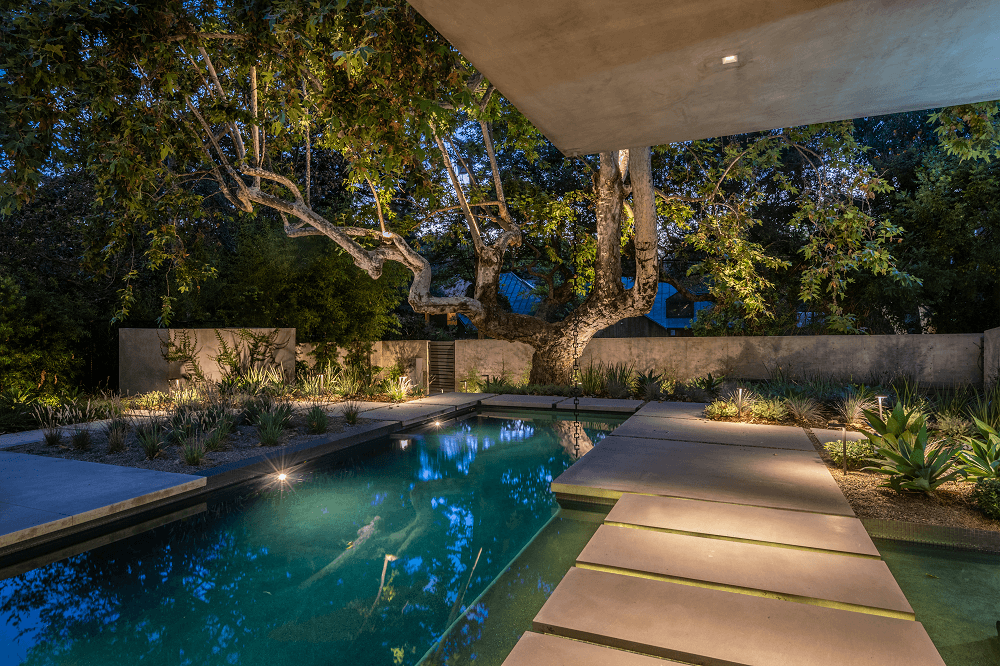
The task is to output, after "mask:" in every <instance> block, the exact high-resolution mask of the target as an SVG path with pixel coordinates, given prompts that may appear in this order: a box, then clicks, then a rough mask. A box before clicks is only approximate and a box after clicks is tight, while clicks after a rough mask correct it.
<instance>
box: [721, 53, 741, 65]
mask: <svg viewBox="0 0 1000 666" xmlns="http://www.w3.org/2000/svg"><path fill="white" fill-rule="evenodd" d="M738 60H739V57H738V56H734V55H727V56H722V64H723V65H735V64H736V62H737V61H738Z"/></svg>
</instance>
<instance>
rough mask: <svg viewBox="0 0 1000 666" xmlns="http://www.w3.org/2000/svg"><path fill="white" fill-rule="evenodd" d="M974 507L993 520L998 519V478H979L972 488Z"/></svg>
mask: <svg viewBox="0 0 1000 666" xmlns="http://www.w3.org/2000/svg"><path fill="white" fill-rule="evenodd" d="M972 498H973V499H974V500H975V501H976V507H977V508H978V509H979V510H980V511H982V512H983V513H984V514H986V516H988V517H989V518H992V519H993V520H1000V479H996V478H994V479H980V480H979V481H977V482H976V486H975V488H973V490H972Z"/></svg>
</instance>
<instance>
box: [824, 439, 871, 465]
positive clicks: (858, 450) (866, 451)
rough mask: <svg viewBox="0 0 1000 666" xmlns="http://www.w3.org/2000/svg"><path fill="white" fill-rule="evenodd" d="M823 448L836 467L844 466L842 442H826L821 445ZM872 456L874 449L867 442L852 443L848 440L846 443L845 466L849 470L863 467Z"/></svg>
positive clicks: (864, 440)
mask: <svg viewBox="0 0 1000 666" xmlns="http://www.w3.org/2000/svg"><path fill="white" fill-rule="evenodd" d="M823 448H824V449H826V453H827V455H829V456H830V459H831V460H833V462H834V463H836V465H837V466H838V467H839V466H842V465H843V464H844V443H843V442H841V441H836V442H826V443H824V444H823ZM874 455H875V448H874V447H873V446H872V443H871V442H869V441H868V440H866V439H863V440H861V441H857V442H852V441H850V440H848V441H847V466H848V467H849V468H850V469H859V468H861V467H864V465H865V463H866V462H868V460H869V459H870V458H872V457H873V456H874Z"/></svg>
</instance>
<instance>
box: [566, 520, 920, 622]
mask: <svg viewBox="0 0 1000 666" xmlns="http://www.w3.org/2000/svg"><path fill="white" fill-rule="evenodd" d="M576 564H577V566H579V567H584V568H588V569H596V570H599V571H609V572H611V573H622V574H629V575H640V576H654V577H657V578H662V579H663V580H669V581H671V582H675V583H685V584H696V585H702V586H706V585H707V586H709V587H713V588H716V587H717V589H726V590H727V591H738V592H740V593H744V594H751V595H755V596H762V597H767V598H771V599H785V600H787V601H797V602H801V603H806V604H812V605H816V606H825V607H828V608H843V609H845V610H853V611H857V612H863V613H871V614H874V615H884V616H886V617H896V618H899V619H903V620H912V619H913V609H912V608H911V607H910V604H909V603H907V601H906V597H905V596H903V592H902V590H900V589H899V585H897V584H896V580H895V579H894V578H893V577H892V573H890V571H889V567H888V566H886V564H885V562H883V561H882V560H876V559H869V558H861V557H845V556H844V555H835V554H833V553H819V552H815V551H805V550H796V549H792V548H778V547H774V546H765V545H760V544H753V543H738V542H735V541H722V540H720V539H706V538H703V537H696V536H688V535H685V534H666V533H664V532H652V531H650V530H640V529H632V528H628V527H614V526H611V525H601V527H599V528H598V530H597V533H596V534H595V535H594V537H593V538H592V539H591V540H590V542H589V543H588V544H587V546H586V547H585V548H584V549H583V552H581V553H580V555H579V557H577V560H576Z"/></svg>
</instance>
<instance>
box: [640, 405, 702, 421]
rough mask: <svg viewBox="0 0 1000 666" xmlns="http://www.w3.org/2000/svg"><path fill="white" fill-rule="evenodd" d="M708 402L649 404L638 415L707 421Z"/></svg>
mask: <svg viewBox="0 0 1000 666" xmlns="http://www.w3.org/2000/svg"><path fill="white" fill-rule="evenodd" d="M706 407H708V403H706V402H647V403H646V404H645V405H643V406H642V409H640V410H639V411H638V412H636V414H638V415H639V416H658V417H661V418H671V419H696V420H699V421H704V420H705V408H706Z"/></svg>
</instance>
